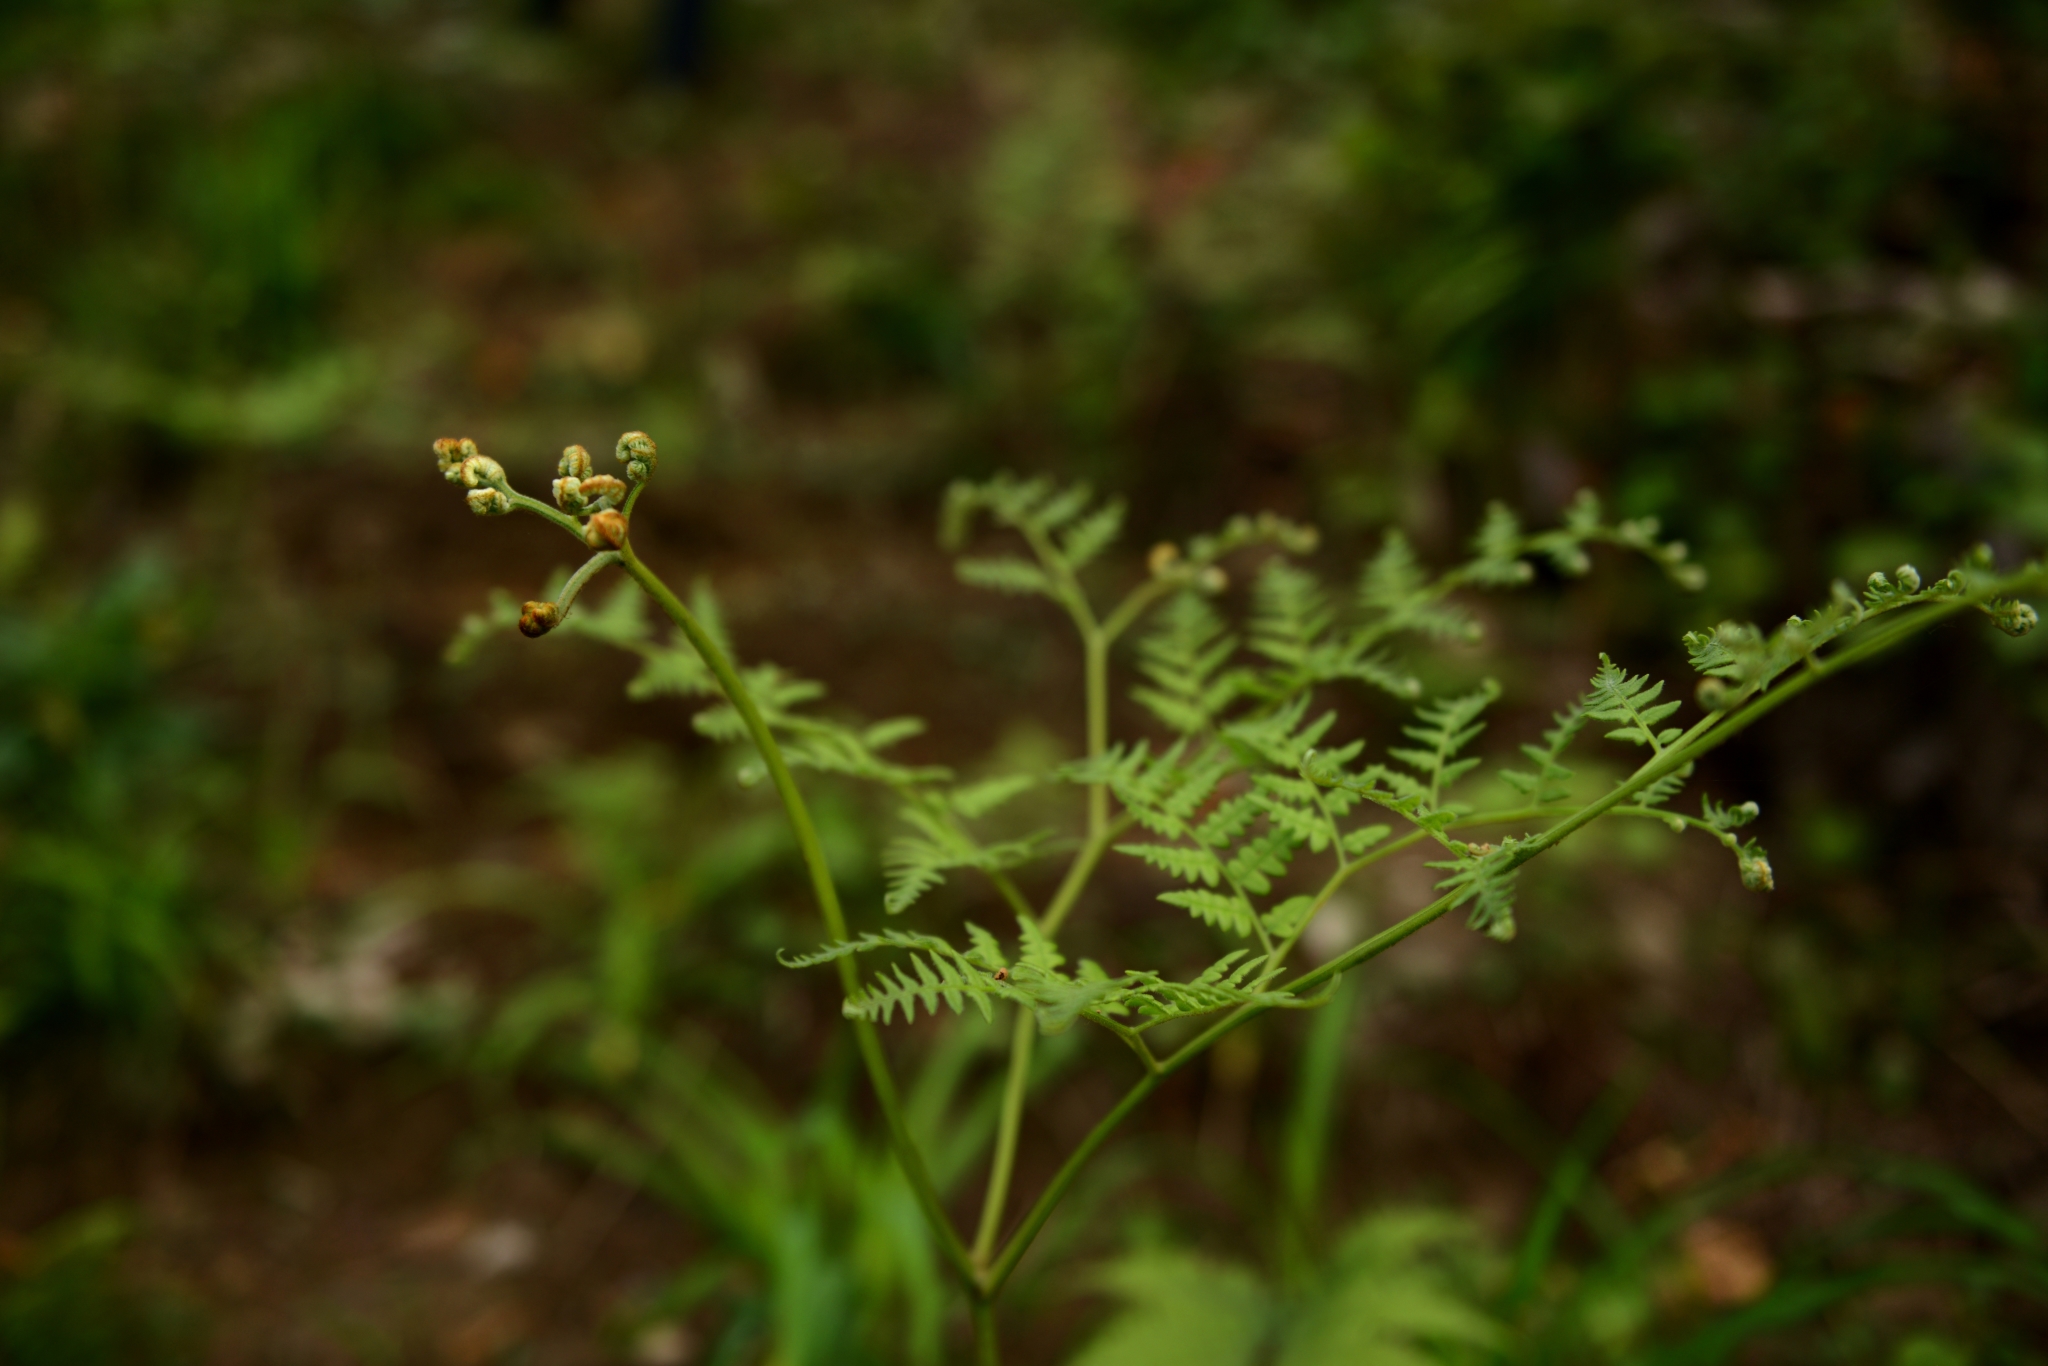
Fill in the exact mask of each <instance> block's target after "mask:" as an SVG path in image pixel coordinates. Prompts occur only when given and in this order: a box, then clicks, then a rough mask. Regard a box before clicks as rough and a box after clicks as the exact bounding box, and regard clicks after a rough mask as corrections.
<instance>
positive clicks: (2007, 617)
mask: <svg viewBox="0 0 2048 1366" xmlns="http://www.w3.org/2000/svg"><path fill="white" fill-rule="evenodd" d="M1984 610H1985V611H1986V612H1988V613H1990V614H1991V624H1992V625H1993V626H1996V627H1997V628H1998V629H1999V630H2001V631H2003V632H2005V633H2006V634H2007V635H2009V636H2023V635H2025V634H2026V633H2027V632H2029V631H2031V630H2033V629H2034V628H2035V627H2036V626H2038V625H2040V624H2041V618H2040V616H2039V614H2037V613H2036V612H2035V611H2034V609H2033V607H2032V606H2030V605H2029V604H2027V603H2024V602H2018V601H2014V600H2007V601H2005V602H1991V603H1986V604H1985V605H1984Z"/></svg>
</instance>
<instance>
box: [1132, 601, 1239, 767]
mask: <svg viewBox="0 0 2048 1366" xmlns="http://www.w3.org/2000/svg"><path fill="white" fill-rule="evenodd" d="M1237 648H1238V641H1237V637H1235V636H1233V635H1231V634H1230V633H1229V632H1228V631H1226V630H1225V629H1224V626H1223V619H1222V618H1221V617H1219V616H1217V615H1216V613H1215V611H1214V610H1213V609H1212V608H1210V606H1209V604H1208V603H1207V602H1205V601H1203V599H1202V596H1201V595H1200V594H1199V593H1196V592H1194V591H1193V590H1192V589H1183V590H1182V591H1180V592H1178V593H1176V594H1174V595H1173V597H1172V598H1171V599H1169V600H1168V602H1167V604H1166V606H1165V607H1164V608H1163V609H1161V610H1160V612H1159V614H1158V616H1157V619H1156V623H1155V625H1154V626H1153V629H1152V630H1151V631H1150V632H1149V633H1147V634H1146V636H1145V638H1144V639H1143V640H1142V641H1141V642H1140V644H1139V647H1138V656H1139V664H1138V668H1139V671H1140V672H1141V673H1143V674H1144V675H1145V677H1146V678H1147V679H1149V680H1150V685H1149V686H1145V687H1138V688H1133V689H1132V690H1131V696H1132V697H1133V698H1134V699H1135V700H1136V701H1138V702H1139V703H1140V704H1142V705H1143V706H1144V707H1145V708H1146V709H1147V710H1148V711H1150V712H1151V713H1152V714H1153V715H1154V716H1156V717H1158V718H1159V719H1160V720H1161V721H1162V722H1164V723H1165V724H1166V727H1167V728H1168V729H1169V730H1172V731H1175V732H1178V733H1180V734H1184V735H1185V734H1193V733H1195V732H1197V731H1204V730H1208V729H1209V728H1210V727H1211V726H1212V725H1213V724H1214V723H1215V720H1216V717H1217V716H1218V715H1219V714H1220V713H1221V712H1222V711H1223V709H1224V708H1225V707H1227V706H1229V705H1230V703H1231V702H1232V701H1234V700H1235V699H1236V698H1237V697H1238V695H1239V694H1240V693H1241V692H1242V691H1243V689H1244V678H1245V675H1244V672H1243V671H1242V670H1232V669H1229V668H1227V667H1226V666H1227V665H1228V664H1229V662H1230V660H1231V658H1232V657H1233V656H1234V655H1236V653H1237Z"/></svg>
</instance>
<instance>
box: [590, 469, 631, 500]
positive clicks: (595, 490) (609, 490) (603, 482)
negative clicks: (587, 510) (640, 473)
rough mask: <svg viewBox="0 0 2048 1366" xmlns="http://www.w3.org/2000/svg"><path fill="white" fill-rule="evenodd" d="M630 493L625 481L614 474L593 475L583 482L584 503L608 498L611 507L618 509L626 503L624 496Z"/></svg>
mask: <svg viewBox="0 0 2048 1366" xmlns="http://www.w3.org/2000/svg"><path fill="white" fill-rule="evenodd" d="M630 491H631V490H629V489H628V488H627V487H626V481H625V480H623V479H621V478H619V477H618V476H617V475H614V474H593V475H591V476H590V477H589V478H588V479H585V480H584V481H583V497H584V500H585V501H586V502H591V503H595V502H596V501H597V500H598V499H600V498H609V499H611V500H612V504H611V505H612V506H613V507H618V506H620V505H621V504H623V503H624V502H625V501H626V494H627V493H628V492H630Z"/></svg>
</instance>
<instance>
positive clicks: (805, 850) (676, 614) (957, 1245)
mask: <svg viewBox="0 0 2048 1366" xmlns="http://www.w3.org/2000/svg"><path fill="white" fill-rule="evenodd" d="M619 562H620V563H621V564H622V565H623V566H624V567H625V570H626V572H627V573H628V574H629V575H631V576H632V578H633V582H635V583H637V584H639V585H640V588H641V590H642V591H643V592H645V593H646V594H647V596H648V597H650V598H652V599H654V601H655V603H656V605H657V606H659V607H660V608H661V610H662V611H663V612H664V613H666V614H667V616H668V619H669V620H670V621H672V622H674V623H675V625H676V629H677V630H679V631H681V632H682V633H683V636H684V638H685V639H687V640H688V641H689V642H690V648H691V649H693V650H695V651H696V652H697V655H698V657H699V658H701V659H702V660H703V661H704V666H705V667H706V668H708V669H710V670H711V673H712V676H713V677H715V678H717V679H718V684H719V687H720V688H722V689H723V690H724V692H725V696H726V700H727V701H729V702H731V703H732V706H733V710H734V711H736V712H738V713H739V716H740V720H741V722H742V723H743V724H744V725H745V726H746V728H747V733H748V734H749V735H751V736H752V737H753V740H754V744H755V747H756V748H758V749H759V750H760V752H761V761H762V763H764V764H766V765H767V768H768V776H769V779H770V780H771V781H772V782H773V783H774V784H775V791H776V794H777V795H778V796H780V797H781V798H782V806H783V810H784V811H786V812H787V813H788V816H789V824H790V829H791V830H792V831H793V832H794V833H795V835H796V843H797V849H798V851H799V852H800V853H801V854H802V855H803V860H804V867H805V868H806V870H808V872H809V873H810V878H811V892H812V894H813V895H814V896H815V897H816V899H817V902H818V914H819V915H820V916H821V917H822V918H823V919H824V922H825V932H826V934H827V935H829V936H830V937H831V938H832V939H833V940H834V941H835V942H838V941H843V940H845V939H846V938H847V937H848V936H847V932H846V913H845V911H844V910H843V909H841V907H840V904H839V889H838V887H837V886H836V885H834V883H833V881H832V870H831V868H830V866H829V865H827V863H826V862H825V849H824V846H823V845H822V844H820V843H819V842H818V830H817V827H816V825H814V824H813V823H812V821H811V813H810V808H809V807H807V806H806V805H805V804H804V799H803V794H802V793H801V792H799V791H798V790H797V785H796V778H795V777H794V776H793V775H792V774H791V773H790V771H789V764H788V763H787V762H786V761H785V760H784V759H783V757H782V746H781V745H779V744H777V743H776V740H775V735H774V732H773V731H771V730H769V728H768V722H767V721H766V720H765V719H764V718H763V717H762V715H761V709H760V708H759V707H757V706H755V705H754V698H753V695H752V694H751V693H749V692H748V691H747V686H746V684H745V683H743V682H742V681H741V680H740V676H739V673H738V672H737V671H736V670H735V669H734V668H733V666H732V661H730V660H728V659H727V658H726V657H725V652H724V651H723V650H721V649H719V648H718V642H717V641H715V640H713V639H712V638H711V636H710V633H709V632H707V631H706V630H705V629H704V625H703V623H702V622H700V621H698V620H697V618H696V615H695V614H694V613H692V612H691V611H690V609H689V608H687V607H685V606H684V605H683V603H682V599H680V598H678V597H677V596H676V595H675V594H674V593H673V592H671V591H670V590H669V587H668V585H667V584H665V583H663V582H662V581H661V580H660V578H658V577H657V576H656V575H655V574H654V572H653V571H652V570H650V569H648V568H647V566H646V565H645V564H643V563H641V561H640V557H639V556H638V555H636V554H634V553H633V546H632V543H631V542H628V543H627V544H625V545H623V546H621V547H620V548H619ZM839 981H840V985H841V987H842V988H843V989H844V990H845V992H846V994H847V995H848V996H853V995H856V994H858V992H859V990H860V978H859V975H858V973H857V972H856V970H855V968H854V965H853V961H852V959H851V958H842V959H840V960H839ZM853 1028H854V1036H855V1039H856V1041H857V1042H858V1044H859V1046H860V1056H861V1062H862V1063H863V1064H864V1065H865V1066H866V1068H867V1073H868V1080H869V1082H870V1083H871V1084H872V1085H873V1087H874V1092H875V1100H876V1103H877V1104H878V1105H879V1106H880V1108H881V1111H882V1118H883V1120H884V1121H885V1122H886V1124H887V1125H888V1129H889V1141H890V1144H891V1146H892V1147H894V1149H895V1151H896V1160H897V1162H898V1164H899V1165H900V1166H901V1167H902V1168H903V1174H904V1176H905V1177H906V1178H907V1179H908V1180H909V1182H910V1188H911V1190H912V1191H913V1192H914V1193H915V1194H916V1196H917V1202H918V1204H919V1206H920V1207H921V1208H922V1209H923V1210H924V1216H925V1220H926V1222H927V1223H929V1224H930V1225H931V1228H932V1233H933V1234H934V1235H935V1236H936V1237H937V1238H938V1240H939V1244H940V1246H941V1248H943V1250H944V1251H945V1254H946V1259H947V1260H948V1261H949V1262H951V1263H952V1264H953V1269H954V1271H955V1272H957V1273H958V1274H959V1276H960V1278H961V1280H962V1282H963V1283H964V1284H965V1285H966V1286H967V1287H968V1290H969V1293H970V1295H971V1294H973V1293H974V1292H975V1290H976V1287H977V1286H978V1284H979V1283H978V1280H977V1278H976V1276H975V1269H974V1266H973V1264H972V1263H971V1262H970V1261H969V1260H968V1257H967V1249H966V1248H965V1247H963V1246H962V1245H961V1242H960V1235H959V1234H957V1233H955V1232H954V1231H953V1224H952V1221H951V1220H950V1219H948V1218H947V1217H946V1209H945V1205H944V1204H943V1203H942V1202H941V1201H940V1199H939V1192H938V1188H937V1187H936V1186H934V1185H933V1184H932V1178H931V1173H930V1171H928V1170H927V1169H926V1167H925V1161H924V1154H923V1153H921V1152H920V1151H919V1150H918V1147H917V1142H916V1140H915V1139H913V1138H912V1137H911V1135H910V1127H909V1125H908V1123H906V1121H905V1120H904V1117H903V1105H902V1101H901V1099H900V1098H899V1097H898V1096H897V1094H896V1081H895V1078H894V1077H892V1076H891V1075H890V1073H889V1062H888V1059H887V1058H886V1057H885V1056H883V1053H882V1041H881V1038H880V1036H879V1035H878V1034H877V1033H876V1031H875V1027H874V1025H873V1024H872V1023H871V1022H869V1021H867V1020H859V1019H856V1020H855V1021H853Z"/></svg>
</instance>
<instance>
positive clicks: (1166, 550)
mask: <svg viewBox="0 0 2048 1366" xmlns="http://www.w3.org/2000/svg"><path fill="white" fill-rule="evenodd" d="M1179 562H1180V547H1179V546H1177V545H1175V544H1174V543H1173V542H1172V541H1161V542H1160V543H1159V544H1158V545H1155V546H1153V547H1152V552H1151V553H1150V554H1149V555H1147V556H1146V557H1145V568H1146V569H1148V570H1150V571H1151V573H1152V577H1153V578H1155V579H1163V578H1165V577H1166V575H1167V573H1168V572H1169V571H1171V570H1172V569H1173V567H1174V565H1176V564H1178V563H1179Z"/></svg>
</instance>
